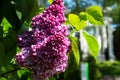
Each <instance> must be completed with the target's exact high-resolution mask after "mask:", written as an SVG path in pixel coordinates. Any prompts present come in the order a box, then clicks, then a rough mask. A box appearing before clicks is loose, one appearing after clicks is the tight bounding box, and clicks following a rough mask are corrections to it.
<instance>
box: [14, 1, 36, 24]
mask: <svg viewBox="0 0 120 80" xmlns="http://www.w3.org/2000/svg"><path fill="white" fill-rule="evenodd" d="M16 9H17V10H18V11H20V12H21V13H22V18H21V23H24V21H25V20H26V21H30V20H31V18H32V17H33V16H34V15H36V12H37V10H38V2H37V0H17V2H16Z"/></svg>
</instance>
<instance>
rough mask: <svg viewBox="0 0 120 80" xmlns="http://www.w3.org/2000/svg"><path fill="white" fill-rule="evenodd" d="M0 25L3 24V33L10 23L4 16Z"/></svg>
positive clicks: (6, 30)
mask: <svg viewBox="0 0 120 80" xmlns="http://www.w3.org/2000/svg"><path fill="white" fill-rule="evenodd" d="M1 26H3V31H4V32H5V33H7V32H8V30H9V28H10V27H12V26H11V24H10V23H9V22H8V20H7V19H6V18H3V20H2V23H1Z"/></svg>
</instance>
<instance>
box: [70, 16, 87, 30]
mask: <svg viewBox="0 0 120 80" xmlns="http://www.w3.org/2000/svg"><path fill="white" fill-rule="evenodd" d="M68 19H69V22H70V23H71V24H72V25H73V27H74V28H75V29H76V30H77V31H80V30H81V29H83V28H84V27H85V26H86V22H85V21H83V20H80V18H79V16H77V15H75V14H69V16H68Z"/></svg>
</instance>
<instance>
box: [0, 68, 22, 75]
mask: <svg viewBox="0 0 120 80" xmlns="http://www.w3.org/2000/svg"><path fill="white" fill-rule="evenodd" d="M20 69H21V68H16V69H14V70H11V71H8V72H5V73H3V74H0V77H2V76H5V75H6V74H9V73H13V72H16V71H17V70H20Z"/></svg>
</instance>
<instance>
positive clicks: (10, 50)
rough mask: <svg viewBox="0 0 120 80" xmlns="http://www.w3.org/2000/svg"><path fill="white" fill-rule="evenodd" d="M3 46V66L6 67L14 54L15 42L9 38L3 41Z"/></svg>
mask: <svg viewBox="0 0 120 80" xmlns="http://www.w3.org/2000/svg"><path fill="white" fill-rule="evenodd" d="M3 44H4V45H5V57H4V65H7V64H8V63H9V62H10V61H11V59H12V58H13V57H14V56H15V54H16V42H15V41H14V39H12V38H11V37H10V36H7V37H5V38H4V39H3Z"/></svg>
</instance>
